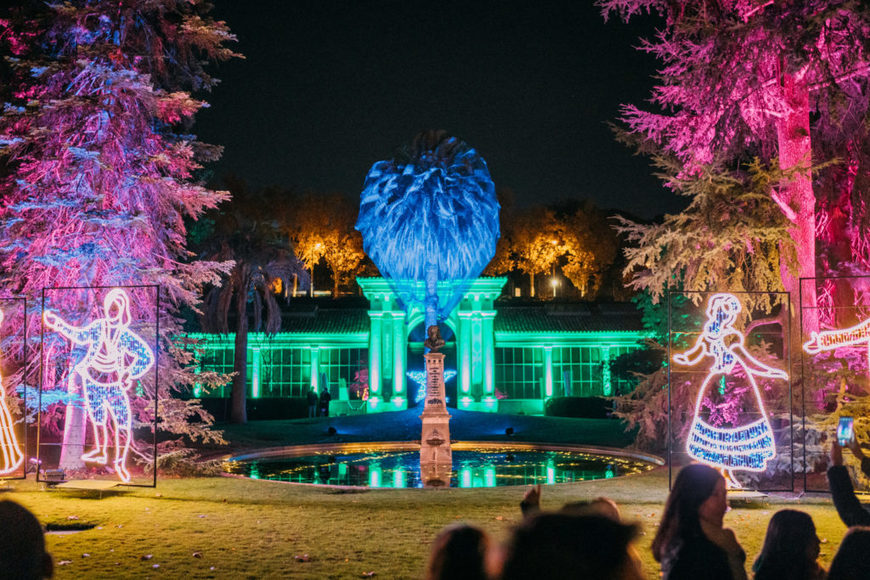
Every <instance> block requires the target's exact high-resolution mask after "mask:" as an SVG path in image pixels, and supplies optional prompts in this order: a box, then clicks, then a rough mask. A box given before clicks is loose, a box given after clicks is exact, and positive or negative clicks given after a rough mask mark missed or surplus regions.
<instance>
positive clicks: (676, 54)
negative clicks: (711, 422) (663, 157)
mask: <svg viewBox="0 0 870 580" xmlns="http://www.w3.org/2000/svg"><path fill="white" fill-rule="evenodd" d="M598 5H599V6H600V7H601V9H602V12H603V14H604V15H605V17H607V16H610V15H613V14H616V15H619V16H621V17H622V18H624V19H629V18H631V17H633V16H637V15H639V14H641V13H647V12H648V13H653V14H657V15H659V16H660V17H662V18H663V19H664V21H663V22H662V26H661V28H660V31H659V32H658V33H657V34H656V35H655V37H654V38H651V39H647V40H644V41H643V42H642V43H641V45H640V46H641V50H644V51H646V52H648V53H650V54H652V55H654V56H656V57H657V58H658V59H659V61H660V62H661V68H660V70H659V71H658V79H659V80H658V84H657V86H656V87H655V88H654V90H653V94H652V99H651V100H652V104H653V105H652V107H651V108H650V109H641V108H639V107H637V106H634V105H626V106H625V107H624V109H623V117H622V118H623V120H624V121H625V123H626V124H627V126H628V128H629V130H630V131H632V132H634V133H636V134H638V135H640V136H642V137H644V138H645V139H647V140H649V141H651V142H653V143H654V144H656V145H657V146H659V147H661V148H663V150H664V151H666V152H667V153H670V154H674V155H676V156H677V157H678V158H679V159H681V160H682V162H683V163H684V166H683V176H692V175H694V174H695V172H696V171H698V170H699V168H700V167H702V166H710V165H714V166H715V165H719V166H724V167H732V168H733V167H734V166H735V165H736V164H739V163H740V162H741V161H745V160H746V159H752V158H753V157H756V158H760V159H761V160H762V161H764V162H773V161H775V162H777V163H778V165H779V169H780V170H781V172H782V175H783V176H784V177H783V178H782V179H780V180H778V181H776V182H773V183H771V184H770V186H769V187H768V191H767V195H768V196H769V197H770V199H772V200H773V201H774V202H775V203H776V205H777V207H778V208H779V210H780V212H781V213H782V214H783V215H784V216H785V218H786V219H787V220H788V224H789V227H788V234H789V238H790V239H791V240H793V241H794V246H795V252H796V254H797V255H796V264H792V263H790V257H789V254H790V252H789V253H787V252H782V253H781V262H780V275H781V278H782V281H783V286H784V288H785V289H786V290H787V291H790V292H791V293H792V295H793V296H797V295H798V291H799V284H798V279H799V278H800V277H815V276H816V275H817V273H830V272H841V273H850V272H851V273H856V270H858V271H863V272H866V271H867V269H868V268H870V251H868V242H867V240H866V236H864V235H862V234H861V233H860V232H861V231H862V230H863V229H865V228H866V224H867V221H868V210H867V204H866V202H865V200H863V199H862V194H861V189H860V184H861V183H862V182H865V180H866V178H867V162H868V147H867V137H868V132H867V125H866V118H867V114H868V102H870V91H868V79H870V55H868V45H867V38H868V35H870V8H868V6H867V5H866V3H858V2H841V1H835V0H808V1H804V2H760V1H757V0H738V1H735V2H729V3H709V2H694V1H692V0H679V1H675V2H674V1H666V0H598ZM834 158H836V159H838V160H839V162H838V163H835V164H833V165H830V166H827V167H825V168H821V169H819V170H817V171H813V170H811V168H812V167H813V166H814V164H819V163H821V162H825V161H829V160H831V159H834ZM817 234H818V236H817ZM743 242H744V240H734V243H743ZM817 244H818V246H817ZM830 293H831V290H830V289H823V296H821V297H820V298H821V299H822V300H821V302H822V304H821V306H825V305H826V300H827V301H829V302H830V300H828V299H829V298H830V296H828V294H830ZM804 303H805V304H812V305H813V306H815V305H816V289H815V287H813V288H805V289H804ZM831 305H832V304H827V306H828V307H830V306H831ZM828 311H830V308H829V310H828ZM806 312H809V313H810V314H809V316H810V318H811V319H810V320H805V321H804V322H805V324H804V326H805V328H807V329H809V330H812V329H817V328H818V320H817V318H816V317H815V314H814V313H815V312H817V311H816V310H815V309H812V310H809V311H806ZM794 327H795V328H796V327H797V325H794Z"/></svg>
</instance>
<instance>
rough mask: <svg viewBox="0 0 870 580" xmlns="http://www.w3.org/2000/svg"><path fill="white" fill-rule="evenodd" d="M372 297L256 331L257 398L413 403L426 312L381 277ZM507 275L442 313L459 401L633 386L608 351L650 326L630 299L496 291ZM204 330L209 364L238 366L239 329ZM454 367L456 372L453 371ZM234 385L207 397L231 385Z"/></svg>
mask: <svg viewBox="0 0 870 580" xmlns="http://www.w3.org/2000/svg"><path fill="white" fill-rule="evenodd" d="M357 282H358V284H359V285H360V288H361V289H362V292H363V294H364V296H365V297H366V298H367V299H368V302H369V305H370V306H369V308H368V309H367V310H366V309H362V308H356V309H353V308H340V309H339V308H336V309H329V308H318V307H315V306H312V307H311V309H310V310H309V311H305V312H302V313H295V314H294V315H293V316H291V317H289V318H288V319H286V320H285V322H284V327H285V328H286V330H285V331H283V332H280V333H278V334H275V335H272V336H266V335H263V334H257V333H251V334H250V335H249V337H248V371H247V377H246V379H247V385H248V397H249V401H256V400H258V399H264V401H262V403H267V402H268V400H273V401H274V400H275V399H288V398H296V399H304V398H305V397H306V395H307V393H308V391H309V389H310V388H314V389H315V391H317V392H320V391H322V390H323V389H329V391H330V394H331V396H332V402H331V403H330V411H331V413H330V414H333V415H342V414H356V413H365V412H368V413H372V412H380V411H392V410H399V409H406V408H408V407H409V406H413V405H414V404H415V402H416V401H417V400H419V397H421V396H422V393H421V385H420V384H418V383H420V382H422V380H423V378H422V377H423V373H422V370H423V357H422V354H423V340H424V338H425V332H424V329H423V319H424V312H423V311H422V310H412V311H411V312H410V313H406V312H405V311H404V309H403V308H402V307H401V306H400V305H399V304H398V302H397V301H396V298H395V294H394V293H393V291H392V290H391V288H390V286H389V283H388V282H387V281H386V280H384V279H383V278H360V279H358V280H357ZM505 283H506V279H505V278H479V279H477V280H475V281H473V282H472V284H471V286H470V288H469V289H468V291H466V292H465V294H464V296H463V298H462V300H461V301H460V302H459V304H458V305H457V306H456V308H454V310H453V312H452V313H451V314H450V316H449V317H448V318H447V320H446V321H444V322H443V323H442V335H443V336H444V338H445V340H446V341H447V344H446V346H445V347H444V348H442V349H441V352H443V353H445V354H446V355H447V359H446V367H445V368H446V369H452V370H455V375H454V374H453V373H449V371H448V372H446V373H445V374H446V375H447V376H448V380H447V384H446V387H447V396H448V399H449V400H450V405H451V406H454V407H457V408H459V409H467V410H477V411H490V412H502V413H518V412H522V413H525V414H543V412H544V404H545V402H546V401H547V400H548V399H550V398H553V397H565V396H570V397H594V396H601V395H612V394H615V393H618V392H625V389H627V388H630V387H629V386H628V385H623V384H620V381H619V380H617V379H616V378H615V377H611V376H610V365H609V364H608V363H609V361H610V360H611V359H612V358H614V357H617V356H619V355H621V354H623V353H625V352H627V351H629V350H632V349H636V348H638V346H639V341H641V340H642V339H643V338H645V337H646V334H645V333H644V331H643V330H642V325H641V319H640V314H639V313H638V312H637V311H636V309H635V308H634V306H633V305H631V304H624V303H611V304H601V303H567V304H566V303H525V304H516V303H513V302H511V301H507V302H504V303H501V302H499V303H497V302H496V299H497V298H498V297H499V296H501V293H502V289H503V287H504V285H505ZM191 338H198V339H201V340H202V348H203V349H204V350H203V357H202V368H203V370H208V371H217V372H227V373H228V372H232V368H233V342H234V336H233V335H232V334H230V335H203V334H195V335H191ZM451 375H452V378H449V377H450V376H451ZM229 394H230V386H229V385H227V386H225V387H222V388H220V389H217V390H215V391H212V392H210V393H195V395H197V396H202V397H203V398H204V399H208V398H214V397H218V398H220V397H229Z"/></svg>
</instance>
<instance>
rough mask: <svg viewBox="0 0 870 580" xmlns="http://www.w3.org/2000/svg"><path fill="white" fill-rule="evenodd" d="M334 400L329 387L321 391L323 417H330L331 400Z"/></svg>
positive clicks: (321, 412) (321, 413)
mask: <svg viewBox="0 0 870 580" xmlns="http://www.w3.org/2000/svg"><path fill="white" fill-rule="evenodd" d="M331 400H332V396H330V394H329V389H326V388H325V389H323V390H322V391H320V415H321V416H323V417H329V401H331Z"/></svg>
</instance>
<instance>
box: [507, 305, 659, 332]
mask: <svg viewBox="0 0 870 580" xmlns="http://www.w3.org/2000/svg"><path fill="white" fill-rule="evenodd" d="M496 310H497V312H498V314H497V315H496V317H495V323H494V324H495V331H496V332H499V333H511V334H514V333H515V334H525V333H554V332H558V333H576V332H639V331H642V330H643V322H642V320H641V313H640V312H639V311H638V310H637V308H635V306H634V305H633V304H631V303H627V302H609V303H585V302H575V303H549V304H521V305H519V304H511V303H501V304H496Z"/></svg>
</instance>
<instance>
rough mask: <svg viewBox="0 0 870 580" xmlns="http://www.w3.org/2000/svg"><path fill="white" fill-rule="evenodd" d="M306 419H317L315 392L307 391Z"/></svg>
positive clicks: (311, 389) (312, 390) (312, 388)
mask: <svg viewBox="0 0 870 580" xmlns="http://www.w3.org/2000/svg"><path fill="white" fill-rule="evenodd" d="M308 417H309V418H310V417H317V391H315V390H314V387H311V388H310V389H308Z"/></svg>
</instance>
